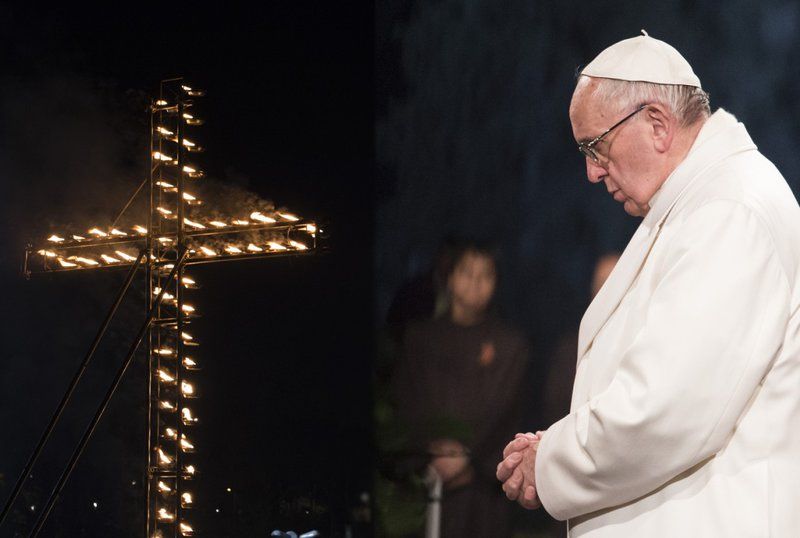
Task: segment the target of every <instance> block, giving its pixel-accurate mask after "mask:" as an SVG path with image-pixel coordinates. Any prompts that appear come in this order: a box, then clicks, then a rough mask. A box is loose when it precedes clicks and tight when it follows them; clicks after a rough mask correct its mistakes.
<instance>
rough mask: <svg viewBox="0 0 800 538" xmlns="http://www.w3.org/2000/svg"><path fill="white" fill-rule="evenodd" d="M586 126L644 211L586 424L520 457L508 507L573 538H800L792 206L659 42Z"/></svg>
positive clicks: (611, 87)
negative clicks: (553, 523)
mask: <svg viewBox="0 0 800 538" xmlns="http://www.w3.org/2000/svg"><path fill="white" fill-rule="evenodd" d="M569 115H570V120H571V122H572V129H573V134H574V136H575V139H576V140H577V141H578V149H579V150H580V151H581V153H582V154H583V156H584V157H585V160H586V172H587V176H588V178H589V181H591V182H592V183H600V182H603V183H604V184H605V186H606V188H607V189H608V192H609V193H610V194H611V195H612V196H613V197H614V199H615V200H616V201H617V202H620V203H622V204H623V206H624V209H625V211H627V212H628V213H630V214H632V215H638V216H642V217H644V219H643V221H642V222H641V224H640V226H639V228H638V230H637V231H636V233H635V234H634V236H633V238H632V239H631V241H630V243H629V244H628V246H627V247H626V249H625V252H624V253H623V254H622V257H621V259H620V261H619V263H618V264H617V266H616V267H615V269H614V270H613V272H612V273H611V275H610V277H609V279H608V281H607V282H606V284H605V285H604V286H603V288H602V289H601V291H600V292H599V293H598V295H597V296H596V297H595V299H594V301H593V302H592V304H591V305H590V306H589V308H588V310H587V311H586V314H585V315H584V317H583V320H582V322H581V327H580V336H579V343H578V350H577V351H578V355H577V361H578V362H577V372H576V376H575V381H574V386H573V395H572V403H571V411H570V414H569V415H567V416H566V417H564V418H563V419H561V420H559V421H558V422H556V423H555V424H553V425H551V426H550V427H549V428H548V429H547V430H546V431H544V432H537V433H536V434H531V433H528V434H518V435H517V436H516V438H515V439H514V440H512V441H511V442H510V443H509V444H508V446H507V447H506V449H505V452H504V454H503V457H504V459H503V460H502V461H501V462H500V464H499V465H498V467H497V477H498V479H499V480H501V481H502V482H503V489H504V490H505V492H506V495H507V496H508V497H509V498H510V499H512V500H516V501H517V502H519V503H520V504H521V505H522V506H524V507H526V508H536V507H538V506H540V505H543V506H544V508H545V509H546V510H547V511H548V512H549V513H550V514H551V515H553V516H554V517H555V518H557V519H561V520H569V535H570V536H571V537H586V538H590V537H591V538H610V537H613V538H626V537H631V538H633V537H635V538H642V537H648V538H652V537H685V536H691V537H693V538H694V537H709V538H711V537H713V538H746V537H753V538H764V537H786V538H789V537H793V538H794V537H797V536H800V208H798V204H797V201H796V200H795V197H794V195H793V194H792V192H791V190H790V188H789V186H788V185H787V184H786V181H785V180H784V178H783V177H782V176H781V174H780V172H778V170H777V169H776V168H775V166H774V165H773V164H772V163H771V162H770V161H769V160H767V159H766V158H765V157H764V156H763V155H762V154H761V153H759V151H758V150H757V148H756V145H755V144H754V143H753V141H752V140H751V138H750V136H749V135H748V133H747V131H746V129H745V127H744V125H742V124H741V123H739V122H737V120H736V118H734V117H733V116H732V115H731V114H729V113H728V112H726V111H724V110H721V109H719V110H717V111H716V112H714V113H713V114H711V113H710V109H709V104H708V95H707V94H706V93H705V92H704V91H703V90H702V88H701V85H700V80H699V79H698V78H697V76H696V75H695V73H694V72H693V70H692V68H691V66H690V65H689V64H688V62H687V61H686V60H685V59H684V58H683V57H682V56H681V55H680V54H679V53H678V52H677V51H676V50H675V49H674V48H672V47H671V46H670V45H668V44H666V43H664V42H663V41H659V40H656V39H653V38H651V37H649V36H647V35H646V33H645V35H642V36H638V37H635V38H632V39H627V40H624V41H621V42H619V43H616V44H615V45H612V46H611V47H609V48H608V49H606V50H605V51H603V52H602V53H600V55H598V56H597V58H596V59H595V60H593V61H592V62H591V63H590V64H589V65H587V66H586V68H585V69H583V71H582V72H581V75H580V77H579V80H578V83H577V86H576V89H575V92H574V95H573V98H572V103H571V105H570V110H569Z"/></svg>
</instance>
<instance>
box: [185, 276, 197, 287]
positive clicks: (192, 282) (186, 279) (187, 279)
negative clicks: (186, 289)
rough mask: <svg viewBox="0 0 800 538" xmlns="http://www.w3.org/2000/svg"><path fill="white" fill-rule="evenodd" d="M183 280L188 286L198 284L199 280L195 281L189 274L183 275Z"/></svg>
mask: <svg viewBox="0 0 800 538" xmlns="http://www.w3.org/2000/svg"><path fill="white" fill-rule="evenodd" d="M181 282H183V283H184V284H185V285H186V286H193V285H195V284H197V282H195V281H194V280H192V279H191V278H189V277H188V276H185V277H183V279H182V280H181Z"/></svg>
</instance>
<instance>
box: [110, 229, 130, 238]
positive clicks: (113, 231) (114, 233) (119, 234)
mask: <svg viewBox="0 0 800 538" xmlns="http://www.w3.org/2000/svg"><path fill="white" fill-rule="evenodd" d="M111 235H118V236H126V235H128V234H126V233H125V232H123V231H122V230H117V229H116V228H111Z"/></svg>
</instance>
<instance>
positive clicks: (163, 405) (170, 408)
mask: <svg viewBox="0 0 800 538" xmlns="http://www.w3.org/2000/svg"><path fill="white" fill-rule="evenodd" d="M159 406H160V407H161V409H165V410H167V411H175V405H174V404H173V403H172V402H168V401H167V400H161V401H160V402H159Z"/></svg>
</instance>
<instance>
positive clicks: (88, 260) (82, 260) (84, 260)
mask: <svg viewBox="0 0 800 538" xmlns="http://www.w3.org/2000/svg"><path fill="white" fill-rule="evenodd" d="M67 259H68V260H74V261H76V262H78V263H83V264H86V265H91V266H94V265H100V262H98V261H96V260H93V259H91V258H84V257H83V256H70V257H68V258H67Z"/></svg>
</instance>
